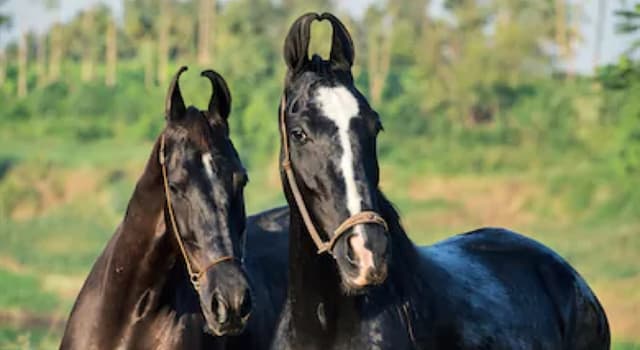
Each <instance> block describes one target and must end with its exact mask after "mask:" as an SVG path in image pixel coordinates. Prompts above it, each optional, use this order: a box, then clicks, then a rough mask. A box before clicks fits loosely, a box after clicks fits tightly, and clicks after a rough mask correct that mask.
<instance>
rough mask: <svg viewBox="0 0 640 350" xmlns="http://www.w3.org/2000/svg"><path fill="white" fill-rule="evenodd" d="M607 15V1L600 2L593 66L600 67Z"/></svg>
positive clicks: (601, 0) (600, 0) (599, 0)
mask: <svg viewBox="0 0 640 350" xmlns="http://www.w3.org/2000/svg"><path fill="white" fill-rule="evenodd" d="M606 15H607V0H598V14H597V15H596V16H597V18H596V33H595V44H596V45H595V49H594V50H593V66H594V67H598V66H599V65H600V57H601V56H602V41H603V39H604V22H605V17H606Z"/></svg>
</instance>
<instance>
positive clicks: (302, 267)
mask: <svg viewBox="0 0 640 350" xmlns="http://www.w3.org/2000/svg"><path fill="white" fill-rule="evenodd" d="M289 227H290V229H289V290H288V295H287V297H288V303H289V307H290V315H289V316H290V320H289V322H290V326H291V329H292V330H293V333H294V338H295V339H308V338H307V337H312V339H316V340H318V339H322V340H323V341H326V342H327V344H329V343H331V341H332V339H333V335H335V332H336V331H337V328H336V327H337V325H338V324H341V323H343V321H345V320H348V319H351V318H353V319H354V323H355V319H356V318H357V313H356V312H355V310H356V302H357V301H356V298H355V297H351V296H346V295H344V294H343V292H342V290H341V285H340V276H339V275H338V273H337V269H336V266H335V262H334V260H333V258H332V257H331V256H330V255H328V254H317V248H316V246H315V245H314V243H313V241H312V240H311V238H310V236H309V234H308V231H307V229H306V227H305V225H304V222H303V221H302V219H301V217H300V214H299V212H298V210H297V208H295V207H293V206H292V207H291V214H290V226H289ZM347 322H348V321H347Z"/></svg>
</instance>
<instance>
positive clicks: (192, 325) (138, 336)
mask: <svg viewBox="0 0 640 350" xmlns="http://www.w3.org/2000/svg"><path fill="white" fill-rule="evenodd" d="M203 325H204V323H203V321H202V317H201V316H200V315H195V314H185V315H181V316H176V314H175V312H173V311H169V310H161V311H160V312H158V313H156V314H153V315H148V316H147V317H145V318H144V319H141V320H138V321H137V322H134V323H132V324H131V326H130V327H129V329H128V330H127V331H125V332H124V334H123V335H124V336H123V338H122V341H121V344H120V346H119V347H118V349H158V350H177V349H214V350H215V349H223V348H224V343H223V341H222V339H220V338H216V337H213V336H211V335H208V334H206V333H204V332H203Z"/></svg>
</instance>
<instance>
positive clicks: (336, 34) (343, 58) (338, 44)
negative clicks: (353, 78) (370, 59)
mask: <svg viewBox="0 0 640 350" xmlns="http://www.w3.org/2000/svg"><path fill="white" fill-rule="evenodd" d="M320 19H321V20H325V19H326V20H328V21H329V22H331V27H333V38H332V40H331V54H330V55H329V59H330V61H331V64H332V66H333V68H334V69H339V70H344V71H351V67H352V66H353V61H354V58H355V50H354V47H353V40H352V39H351V34H349V31H348V30H347V28H346V27H345V26H344V24H343V23H342V22H341V21H340V20H339V19H338V18H337V17H336V16H334V15H333V14H331V13H328V12H325V13H323V14H322V15H321V16H320Z"/></svg>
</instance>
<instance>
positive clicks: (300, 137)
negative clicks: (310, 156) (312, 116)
mask: <svg viewBox="0 0 640 350" xmlns="http://www.w3.org/2000/svg"><path fill="white" fill-rule="evenodd" d="M291 138H292V139H294V140H295V141H296V142H299V143H302V144H304V143H306V142H307V140H308V137H307V134H306V133H305V132H304V131H303V130H302V129H300V128H295V129H293V130H291Z"/></svg>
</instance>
